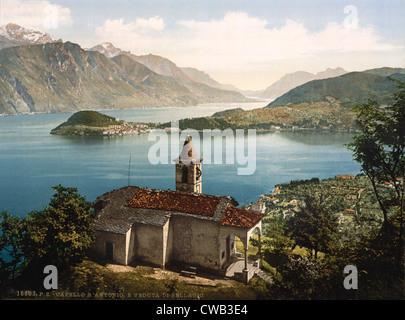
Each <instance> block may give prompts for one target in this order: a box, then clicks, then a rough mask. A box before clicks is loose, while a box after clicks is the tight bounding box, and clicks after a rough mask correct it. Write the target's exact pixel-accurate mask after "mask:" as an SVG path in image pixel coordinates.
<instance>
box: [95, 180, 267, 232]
mask: <svg viewBox="0 0 405 320" xmlns="http://www.w3.org/2000/svg"><path fill="white" fill-rule="evenodd" d="M236 205H238V203H237V202H236V201H235V200H234V199H233V198H232V197H225V196H211V195H207V194H194V193H187V192H180V191H170V190H151V189H146V188H139V187H124V188H121V189H118V190H113V191H110V192H107V193H106V194H104V195H102V196H100V197H98V198H97V200H96V201H95V202H94V203H93V207H94V209H95V212H96V219H95V221H94V227H95V228H96V229H97V230H102V231H109V232H114V233H122V234H124V233H126V232H127V231H128V230H129V229H130V228H131V227H132V225H133V224H134V223H142V224H148V225H155V226H164V225H165V224H166V222H167V221H168V219H170V217H171V215H173V214H175V215H179V214H180V215H192V216H194V217H196V218H199V219H209V220H212V221H217V222H218V223H219V225H221V226H227V227H235V228H244V229H249V228H251V227H253V226H254V225H255V224H256V223H257V222H259V221H260V219H261V218H262V217H263V214H260V213H258V212H253V211H247V210H243V209H239V208H237V207H235V206H236Z"/></svg>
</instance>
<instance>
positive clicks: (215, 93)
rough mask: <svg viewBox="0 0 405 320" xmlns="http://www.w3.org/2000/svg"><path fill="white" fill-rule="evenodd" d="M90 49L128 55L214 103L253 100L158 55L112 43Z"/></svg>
mask: <svg viewBox="0 0 405 320" xmlns="http://www.w3.org/2000/svg"><path fill="white" fill-rule="evenodd" d="M89 50H90V51H98V52H100V53H102V54H104V55H105V56H107V57H109V58H111V57H116V56H118V55H126V56H128V57H130V58H131V59H133V60H134V61H136V62H139V63H141V64H143V65H144V66H146V67H147V68H149V69H150V70H152V71H154V72H156V73H157V74H160V75H162V76H166V77H171V78H173V79H175V80H176V81H178V83H179V84H180V85H182V86H184V87H186V88H187V89H188V90H190V91H191V92H192V93H193V94H194V95H195V96H197V97H198V98H199V99H201V100H204V101H206V102H212V103H214V102H248V101H251V100H250V99H247V98H246V97H245V96H244V95H242V94H241V93H240V92H237V91H236V90H233V88H230V87H229V86H227V87H226V86H225V87H222V86H218V83H217V82H216V81H215V80H212V79H211V80H207V78H209V76H208V75H207V76H206V77H204V80H203V81H201V74H202V72H201V71H198V70H197V69H194V71H193V72H192V74H190V73H191V71H190V68H186V70H184V69H183V68H180V67H178V66H177V65H176V64H175V63H174V62H172V61H170V60H169V59H167V58H164V57H161V56H158V55H153V54H148V55H140V56H139V55H134V54H132V53H130V52H128V51H122V50H121V49H118V48H116V47H114V46H113V45H112V44H110V43H104V44H101V45H97V46H94V47H92V48H90V49H89ZM196 70H197V72H196ZM186 71H188V72H186ZM197 74H198V76H197Z"/></svg>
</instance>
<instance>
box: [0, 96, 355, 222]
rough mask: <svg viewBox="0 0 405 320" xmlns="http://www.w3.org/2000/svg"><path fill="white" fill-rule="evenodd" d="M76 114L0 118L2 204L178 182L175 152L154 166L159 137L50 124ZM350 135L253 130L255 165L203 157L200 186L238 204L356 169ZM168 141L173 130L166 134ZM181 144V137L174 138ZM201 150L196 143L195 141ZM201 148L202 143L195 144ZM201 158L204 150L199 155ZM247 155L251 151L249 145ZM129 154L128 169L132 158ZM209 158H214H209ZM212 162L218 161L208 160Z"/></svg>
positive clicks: (193, 110) (19, 211)
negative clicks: (90, 132)
mask: <svg viewBox="0 0 405 320" xmlns="http://www.w3.org/2000/svg"><path fill="white" fill-rule="evenodd" d="M266 104H267V103H266V102H262V103H249V104H210V105H199V106H196V107H190V108H170V109H135V110H110V111H102V113H104V114H108V115H111V116H115V117H117V118H119V119H123V120H127V121H139V122H166V121H170V120H178V119H182V118H187V117H199V116H207V115H211V114H213V113H214V112H217V111H221V110H225V109H229V108H236V107H242V108H244V109H252V108H257V107H264V106H265V105H266ZM70 115H71V114H39V115H22V116H11V117H0V211H3V210H7V211H9V212H10V213H12V214H14V215H19V216H25V215H26V214H27V213H28V212H30V211H33V210H41V209H42V208H43V207H44V206H46V205H47V204H48V202H49V199H50V197H51V196H52V194H53V193H54V191H53V190H52V186H56V185H58V184H61V185H63V186H67V187H77V188H78V191H79V193H80V194H82V195H84V196H86V198H87V200H88V201H94V200H95V199H96V197H98V196H100V195H102V194H103V193H105V192H107V191H110V190H112V189H116V188H120V187H123V186H126V185H128V176H129V179H130V183H131V184H132V185H138V186H142V187H149V188H155V189H175V175H174V173H175V171H174V170H175V169H174V163H173V162H172V161H171V160H173V159H172V158H174V157H173V156H172V155H171V152H170V149H169V151H168V152H169V153H168V154H167V155H164V156H167V159H168V160H169V161H168V162H169V163H168V164H158V165H154V164H152V163H151V162H150V160H149V158H148V152H149V151H150V149H151V147H152V146H153V145H155V144H156V142H155V141H149V140H148V137H149V135H148V134H140V135H131V136H115V137H61V136H54V135H51V134H49V132H50V130H51V129H53V128H54V127H56V126H57V125H59V124H60V123H62V122H64V121H66V120H67V119H68V118H69V117H70ZM350 139H351V134H348V133H331V132H275V133H259V132H257V133H256V154H255V164H256V170H255V172H254V174H252V175H238V171H237V169H238V168H241V167H243V166H242V165H240V164H238V163H235V164H225V161H223V162H222V164H214V163H211V164H208V163H205V160H204V161H203V167H202V168H203V169H202V170H203V175H202V179H203V180H202V181H203V185H202V186H203V192H204V193H207V194H214V195H230V196H233V197H234V198H235V199H236V200H237V201H238V202H239V204H240V205H244V204H247V203H249V202H252V201H255V200H256V199H258V197H259V196H260V195H261V194H264V193H269V192H270V191H271V190H272V189H273V188H274V186H275V185H277V184H279V183H285V182H290V181H291V180H296V179H309V178H312V177H319V178H321V179H325V178H330V177H334V176H335V175H340V174H357V173H359V172H360V167H359V165H358V164H357V163H356V162H354V161H353V160H352V155H351V153H350V151H348V150H347V148H346V147H345V146H344V144H345V143H347V142H349V141H350ZM169 141H171V140H170V136H169ZM177 142H178V144H182V142H183V141H177ZM196 149H197V148H196ZM197 152H202V150H199V149H197ZM199 155H200V156H201V157H203V158H204V154H199ZM246 155H247V150H246ZM130 157H131V167H130V175H128V173H129V170H128V169H129V159H130ZM206 162H209V161H206ZM211 162H213V160H212V161H211Z"/></svg>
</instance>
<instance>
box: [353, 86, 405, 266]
mask: <svg viewBox="0 0 405 320" xmlns="http://www.w3.org/2000/svg"><path fill="white" fill-rule="evenodd" d="M391 80H393V79H391ZM393 81H396V82H397V83H398V92H396V93H395V94H394V96H393V101H394V102H393V104H392V105H390V106H386V107H384V106H380V105H379V104H378V103H377V102H375V101H373V100H369V101H368V103H366V104H364V105H360V106H357V107H356V108H355V111H356V112H357V118H356V123H357V125H358V127H359V129H360V134H358V135H357V136H355V137H354V138H353V141H352V142H351V143H349V144H348V148H349V149H350V150H352V151H353V154H354V159H355V160H356V161H357V162H359V163H360V164H361V168H362V171H363V172H364V173H365V174H366V175H367V177H368V178H369V180H370V181H371V184H372V186H373V190H374V194H375V196H376V198H377V201H378V204H379V206H380V208H381V211H382V215H383V221H384V222H383V228H382V232H383V233H385V234H386V235H388V234H391V235H392V234H393V233H397V237H398V240H397V241H396V242H397V243H398V244H399V246H398V250H397V260H398V263H399V265H402V264H403V263H402V260H403V254H404V253H403V251H404V250H403V249H404V247H403V243H404V181H403V179H404V176H405V157H404V150H405V84H404V83H402V82H401V81H398V80H393ZM384 186H389V187H390V188H384ZM391 235H390V236H391Z"/></svg>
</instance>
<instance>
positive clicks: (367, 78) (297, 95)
mask: <svg viewBox="0 0 405 320" xmlns="http://www.w3.org/2000/svg"><path fill="white" fill-rule="evenodd" d="M388 77H392V78H396V79H399V80H402V81H405V69H402V68H378V69H371V70H366V71H362V72H350V73H346V74H344V75H342V76H338V77H335V78H328V79H323V80H314V81H310V82H307V83H305V84H303V85H301V86H298V87H296V88H294V89H292V90H290V91H289V92H287V93H285V94H284V95H282V96H281V97H279V98H277V99H276V100H274V101H273V102H271V103H270V104H269V105H268V106H267V107H278V106H294V105H297V104H300V103H315V102H320V101H323V102H328V101H334V102H337V103H338V104H339V105H340V106H342V107H344V108H346V109H351V108H353V107H354V106H355V105H357V104H362V103H365V102H367V100H368V99H374V100H376V101H377V102H379V103H380V104H386V103H390V102H391V99H392V94H393V92H394V91H395V90H396V88H397V84H396V83H395V82H394V81H391V80H389V78H388Z"/></svg>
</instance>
